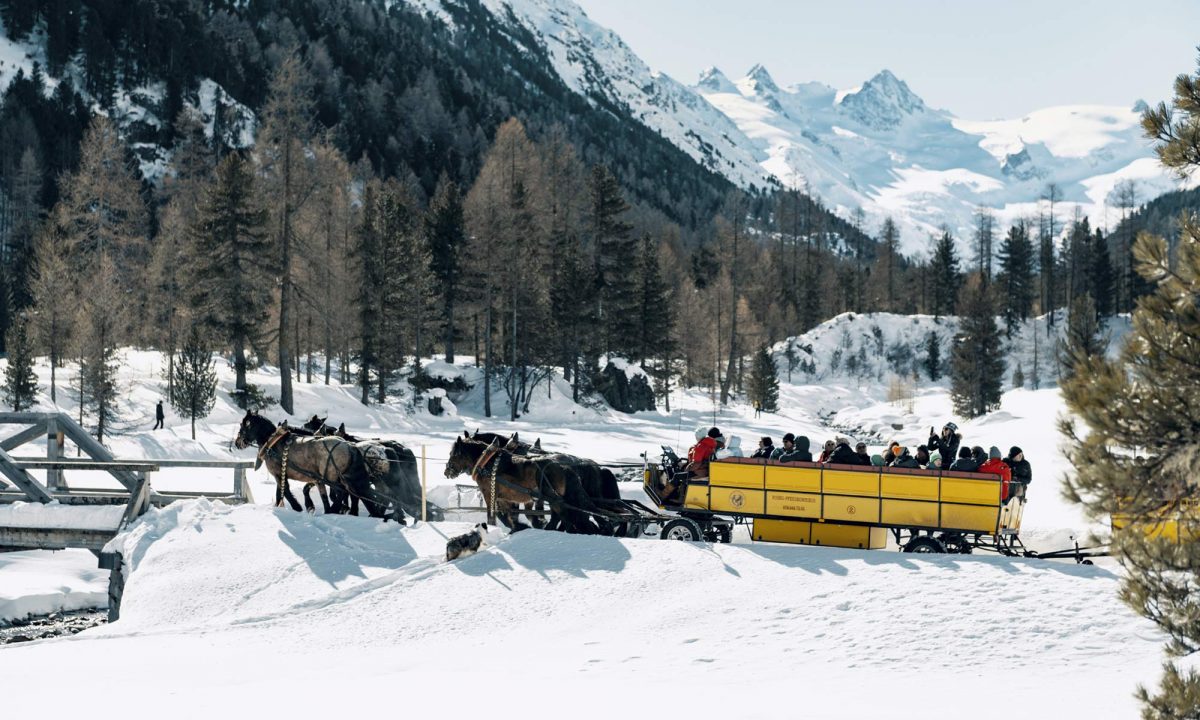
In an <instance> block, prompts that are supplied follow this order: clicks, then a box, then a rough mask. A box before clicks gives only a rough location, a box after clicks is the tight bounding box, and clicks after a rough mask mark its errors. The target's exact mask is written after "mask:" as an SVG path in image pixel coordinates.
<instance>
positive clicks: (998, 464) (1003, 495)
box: [979, 445, 1012, 502]
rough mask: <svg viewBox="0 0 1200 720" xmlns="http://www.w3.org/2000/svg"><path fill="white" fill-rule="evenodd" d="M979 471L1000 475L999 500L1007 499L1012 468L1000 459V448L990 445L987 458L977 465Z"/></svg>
mask: <svg viewBox="0 0 1200 720" xmlns="http://www.w3.org/2000/svg"><path fill="white" fill-rule="evenodd" d="M979 472H981V473H988V474H990V475H999V476H1000V500H1001V501H1002V502H1003V501H1004V500H1007V499H1008V492H1009V483H1010V482H1011V481H1012V468H1010V467H1009V466H1008V463H1006V462H1004V461H1003V460H1001V459H1000V448H998V447H996V446H994V445H993V446H992V449H991V450H989V451H988V459H987V460H986V461H985V462H984V463H983V464H981V465H980V466H979Z"/></svg>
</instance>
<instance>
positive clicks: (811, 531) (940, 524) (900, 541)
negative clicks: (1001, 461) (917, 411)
mask: <svg viewBox="0 0 1200 720" xmlns="http://www.w3.org/2000/svg"><path fill="white" fill-rule="evenodd" d="M672 455H673V453H672ZM671 467H672V465H671V461H670V458H666V459H664V462H663V465H662V468H661V469H660V468H648V469H647V472H646V476H645V483H646V491H647V493H648V494H649V495H650V496H651V497H652V498H654V499H655V501H656V502H657V503H658V505H659V507H661V508H663V509H665V510H671V511H674V512H675V513H677V514H678V515H679V518H678V519H677V520H676V521H672V523H674V524H669V525H670V526H669V527H666V526H665V527H664V528H663V533H662V535H663V537H671V538H676V539H693V540H700V539H704V538H709V539H720V540H726V541H727V540H728V535H729V534H730V532H729V530H730V529H731V528H729V527H727V526H726V524H725V523H732V524H743V523H744V524H749V525H750V534H751V537H752V538H753V539H755V540H762V541H769V542H785V543H797V544H803V545H826V546H834V547H850V548H864V549H880V548H883V547H885V546H886V545H887V538H888V536H889V534H890V535H891V536H893V537H894V538H895V540H896V543H897V545H898V546H899V547H900V548H901V549H903V550H905V551H906V552H961V553H966V552H971V550H973V549H975V548H983V549H990V550H995V551H997V552H1000V553H1003V554H1005V555H1027V554H1030V553H1028V552H1027V551H1026V550H1025V548H1024V546H1023V545H1021V541H1020V539H1019V537H1018V531H1019V530H1020V528H1021V515H1022V512H1023V510H1024V499H1023V498H1018V497H1014V498H1006V497H1005V495H1006V485H1005V483H1004V481H1003V480H1002V479H1001V478H1000V477H999V476H997V475H989V474H982V473H963V472H951V471H948V470H946V471H941V470H919V469H902V468H888V467H873V466H871V467H864V466H858V465H822V464H818V463H780V462H776V461H770V460H762V459H753V458H728V459H724V460H716V461H713V462H711V463H710V464H709V476H708V477H707V478H686V479H684V478H683V477H681V475H680V474H678V473H672V471H671V470H670V468H671Z"/></svg>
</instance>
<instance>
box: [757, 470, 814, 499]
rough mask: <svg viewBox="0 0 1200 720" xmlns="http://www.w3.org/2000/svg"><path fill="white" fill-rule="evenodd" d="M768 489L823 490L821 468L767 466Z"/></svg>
mask: <svg viewBox="0 0 1200 720" xmlns="http://www.w3.org/2000/svg"><path fill="white" fill-rule="evenodd" d="M767 489H768V490H790V491H792V492H802V493H819V492H821V468H819V467H812V468H807V467H787V466H786V465H768V466H767Z"/></svg>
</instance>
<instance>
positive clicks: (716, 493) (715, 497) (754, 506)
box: [708, 485, 764, 515]
mask: <svg viewBox="0 0 1200 720" xmlns="http://www.w3.org/2000/svg"><path fill="white" fill-rule="evenodd" d="M763 495H764V493H763V491H762V490H745V489H743V488H725V487H715V486H712V485H710V486H709V488H708V497H709V509H710V510H712V511H713V512H734V513H751V514H754V515H761V514H762V513H763Z"/></svg>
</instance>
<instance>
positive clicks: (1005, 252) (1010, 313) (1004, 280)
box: [999, 222, 1034, 337]
mask: <svg viewBox="0 0 1200 720" xmlns="http://www.w3.org/2000/svg"><path fill="white" fill-rule="evenodd" d="M999 279H1000V291H1001V298H1002V300H1001V311H1002V312H1001V314H1002V315H1003V316H1004V333H1005V335H1007V336H1008V337H1012V336H1013V333H1014V331H1015V330H1016V328H1018V327H1019V323H1022V322H1024V321H1026V320H1028V319H1029V314H1030V312H1032V309H1033V294H1034V286H1033V242H1032V241H1031V240H1030V239H1029V230H1028V228H1026V226H1025V223H1023V222H1021V223H1017V224H1016V225H1013V226H1012V227H1011V228H1009V230H1008V235H1007V236H1005V238H1004V241H1003V242H1002V243H1001V244H1000V278H999Z"/></svg>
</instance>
